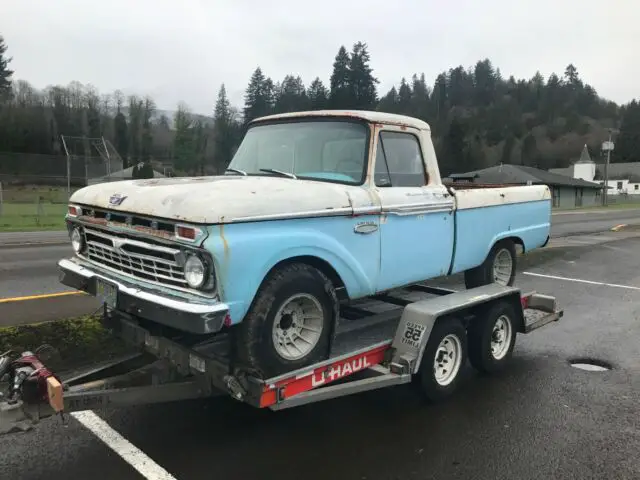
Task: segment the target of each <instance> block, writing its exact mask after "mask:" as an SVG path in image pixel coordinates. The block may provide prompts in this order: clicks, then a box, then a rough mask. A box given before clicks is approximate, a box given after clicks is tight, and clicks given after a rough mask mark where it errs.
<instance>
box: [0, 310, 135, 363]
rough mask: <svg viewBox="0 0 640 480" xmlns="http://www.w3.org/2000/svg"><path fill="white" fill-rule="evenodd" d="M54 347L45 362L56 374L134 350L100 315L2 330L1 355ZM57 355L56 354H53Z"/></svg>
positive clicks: (0, 338)
mask: <svg viewBox="0 0 640 480" xmlns="http://www.w3.org/2000/svg"><path fill="white" fill-rule="evenodd" d="M44 344H47V345H50V346H51V347H53V349H54V351H52V350H49V349H47V358H43V361H45V363H46V364H47V366H48V367H49V368H51V369H52V370H54V371H59V370H66V369H69V368H75V367H77V366H79V365H84V364H89V363H92V362H96V361H102V360H108V359H110V358H114V357H116V356H119V355H122V354H125V353H128V352H130V351H132V350H131V348H130V347H128V346H127V345H126V344H125V343H124V342H123V341H121V340H120V339H118V338H117V337H116V336H115V335H112V334H111V333H110V332H109V331H108V330H107V329H105V328H104V327H103V326H102V324H101V323H100V316H99V315H88V316H83V317H78V318H71V319H66V320H58V321H55V322H46V323H39V324H32V325H20V326H16V327H3V328H0V353H2V352H6V351H8V350H13V351H16V352H22V351H25V350H30V351H34V350H35V349H37V348H38V347H39V346H41V345H44ZM51 352H53V353H51Z"/></svg>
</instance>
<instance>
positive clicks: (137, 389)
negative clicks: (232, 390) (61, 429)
mask: <svg viewBox="0 0 640 480" xmlns="http://www.w3.org/2000/svg"><path fill="white" fill-rule="evenodd" d="M144 361H145V358H144V356H143V355H141V354H139V353H134V354H129V355H125V356H123V357H121V358H120V359H116V360H113V361H110V362H107V363H105V364H103V365H101V366H99V367H92V368H90V369H88V370H86V371H84V372H82V373H80V374H76V375H74V376H73V377H71V378H68V379H66V381H64V382H63V381H62V380H61V379H60V378H59V377H58V376H57V375H55V374H54V373H53V372H51V371H50V370H49V369H48V368H47V367H45V366H44V364H43V363H42V361H41V360H40V358H39V357H38V355H37V354H35V353H33V352H30V351H27V352H24V353H22V354H20V355H16V354H13V353H12V352H7V353H5V354H4V355H2V356H0V435H3V434H9V433H14V432H20V431H28V430H30V429H32V428H33V427H34V426H35V425H36V424H37V423H38V422H39V421H40V420H42V419H45V418H48V417H52V416H54V415H58V414H59V415H60V417H61V418H62V423H63V425H66V424H67V422H68V417H67V415H66V414H67V413H71V412H74V411H81V410H88V409H95V408H104V407H125V406H132V405H141V404H151V403H160V402H171V401H178V400H189V399H195V398H203V397H210V396H215V395H216V394H217V393H218V392H215V391H213V390H212V389H211V388H208V387H207V386H206V385H203V383H202V382H201V381H198V379H195V378H193V377H187V378H184V377H179V376H176V372H175V371H174V370H173V369H172V368H171V366H170V365H169V364H168V363H167V361H166V360H163V359H159V360H158V359H156V360H155V361H153V362H151V363H149V362H146V363H144ZM122 372H124V373H122Z"/></svg>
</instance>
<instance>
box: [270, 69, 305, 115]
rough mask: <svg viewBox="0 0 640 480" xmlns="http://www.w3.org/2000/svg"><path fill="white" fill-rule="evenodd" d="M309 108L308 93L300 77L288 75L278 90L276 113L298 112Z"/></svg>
mask: <svg viewBox="0 0 640 480" xmlns="http://www.w3.org/2000/svg"><path fill="white" fill-rule="evenodd" d="M307 108H308V99H307V92H306V90H305V88H304V84H303V83H302V79H301V78H300V77H294V76H293V75H287V76H286V77H284V80H283V81H282V83H281V84H280V85H279V86H278V88H277V89H276V95H275V107H274V112H275V113H285V112H296V111H300V110H306V109H307Z"/></svg>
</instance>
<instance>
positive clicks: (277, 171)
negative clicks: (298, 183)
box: [260, 168, 298, 180]
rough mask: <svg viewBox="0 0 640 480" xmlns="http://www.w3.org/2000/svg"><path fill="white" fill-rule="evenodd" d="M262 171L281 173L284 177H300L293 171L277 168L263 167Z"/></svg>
mask: <svg viewBox="0 0 640 480" xmlns="http://www.w3.org/2000/svg"><path fill="white" fill-rule="evenodd" d="M260 171H261V172H268V173H277V174H279V175H282V176H283V177H287V178H293V179H295V180H297V179H298V177H296V176H295V175H294V174H293V173H289V172H283V171H282V170H275V169H273V168H261V169H260Z"/></svg>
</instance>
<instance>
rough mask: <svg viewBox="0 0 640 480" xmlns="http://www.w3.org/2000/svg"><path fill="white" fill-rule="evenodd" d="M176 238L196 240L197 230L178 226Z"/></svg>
mask: <svg viewBox="0 0 640 480" xmlns="http://www.w3.org/2000/svg"><path fill="white" fill-rule="evenodd" d="M176 236H177V237H180V238H184V239H186V240H195V239H196V229H195V228H193V227H185V226H183V225H178V226H176Z"/></svg>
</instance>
